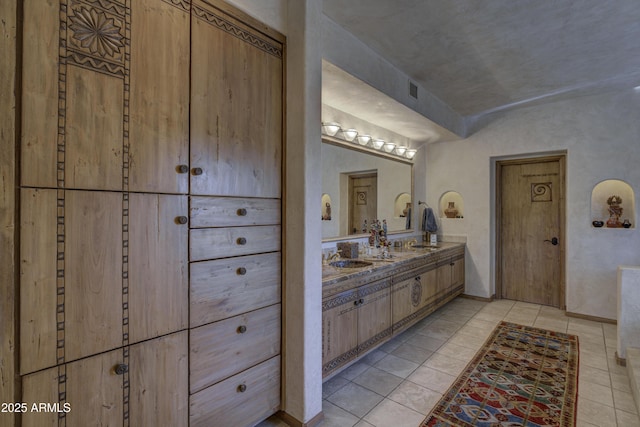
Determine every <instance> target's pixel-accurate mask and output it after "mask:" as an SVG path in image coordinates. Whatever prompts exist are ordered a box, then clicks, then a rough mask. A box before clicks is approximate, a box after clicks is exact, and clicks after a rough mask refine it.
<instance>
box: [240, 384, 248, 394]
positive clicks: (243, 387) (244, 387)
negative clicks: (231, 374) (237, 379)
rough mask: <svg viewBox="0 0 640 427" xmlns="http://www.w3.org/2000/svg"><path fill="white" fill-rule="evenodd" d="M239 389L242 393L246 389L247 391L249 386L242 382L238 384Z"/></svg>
mask: <svg viewBox="0 0 640 427" xmlns="http://www.w3.org/2000/svg"><path fill="white" fill-rule="evenodd" d="M238 391H239V392H240V393H244V392H245V391H247V386H246V385H244V384H240V385H239V386H238Z"/></svg>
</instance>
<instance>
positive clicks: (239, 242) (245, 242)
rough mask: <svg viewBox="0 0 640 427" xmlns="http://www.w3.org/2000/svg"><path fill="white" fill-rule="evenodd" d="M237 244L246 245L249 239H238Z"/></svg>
mask: <svg viewBox="0 0 640 427" xmlns="http://www.w3.org/2000/svg"><path fill="white" fill-rule="evenodd" d="M236 243H237V244H239V245H246V244H247V239H245V238H244V237H238V240H236Z"/></svg>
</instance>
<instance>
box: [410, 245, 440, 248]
mask: <svg viewBox="0 0 640 427" xmlns="http://www.w3.org/2000/svg"><path fill="white" fill-rule="evenodd" d="M411 247H412V248H416V249H424V248H429V249H437V248H438V246H431V245H411Z"/></svg>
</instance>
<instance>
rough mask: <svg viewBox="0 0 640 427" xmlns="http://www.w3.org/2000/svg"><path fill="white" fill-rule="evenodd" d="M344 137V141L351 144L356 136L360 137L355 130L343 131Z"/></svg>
mask: <svg viewBox="0 0 640 427" xmlns="http://www.w3.org/2000/svg"><path fill="white" fill-rule="evenodd" d="M342 135H343V136H344V139H346V140H347V141H349V142H351V141H353V140H354V139H355V137H356V136H358V131H357V130H355V129H347V130H343V131H342Z"/></svg>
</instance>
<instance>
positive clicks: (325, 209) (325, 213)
mask: <svg viewBox="0 0 640 427" xmlns="http://www.w3.org/2000/svg"><path fill="white" fill-rule="evenodd" d="M322 220H323V221H331V196H330V195H328V194H327V193H324V194H323V195H322Z"/></svg>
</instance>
